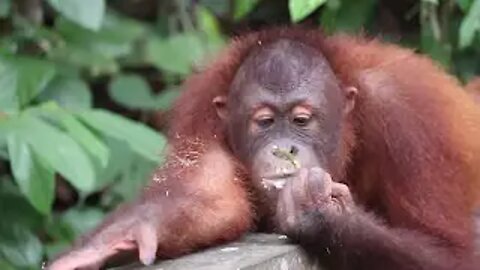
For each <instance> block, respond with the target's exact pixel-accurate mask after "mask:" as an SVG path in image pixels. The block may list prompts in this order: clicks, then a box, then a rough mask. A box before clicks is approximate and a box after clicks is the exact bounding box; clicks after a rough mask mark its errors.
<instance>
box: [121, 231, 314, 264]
mask: <svg viewBox="0 0 480 270" xmlns="http://www.w3.org/2000/svg"><path fill="white" fill-rule="evenodd" d="M247 269H248V270H276V269H280V270H288V269H291V270H318V269H320V268H319V267H317V266H315V265H314V264H312V263H311V262H309V261H308V260H307V258H306V256H305V254H304V253H303V251H302V250H301V249H300V248H299V247H298V246H295V245H293V244H290V243H288V242H287V240H286V238H285V237H283V236H280V235H271V234H251V235H247V236H245V237H244V238H243V239H241V240H239V241H237V242H232V243H229V244H226V245H222V246H218V247H213V248H210V249H206V250H202V251H199V252H197V253H193V254H190V255H186V256H183V257H181V258H177V259H174V260H167V261H163V262H159V263H157V264H155V265H153V266H148V267H145V266H141V265H139V264H134V265H128V266H123V267H119V268H115V269H114V270H247Z"/></svg>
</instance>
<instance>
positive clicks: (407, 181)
mask: <svg viewBox="0 0 480 270" xmlns="http://www.w3.org/2000/svg"><path fill="white" fill-rule="evenodd" d="M280 38H288V39H293V40H298V41H301V42H303V43H305V44H307V45H310V46H312V47H314V48H317V49H318V50H320V51H321V52H322V53H323V54H324V55H325V56H326V58H327V59H328V61H329V62H330V64H331V66H332V69H333V70H334V72H335V73H336V75H337V77H338V78H339V80H340V81H341V84H343V86H355V87H357V88H358V100H357V104H356V107H355V109H354V111H353V114H351V117H352V119H348V120H349V121H351V123H352V125H346V127H345V129H346V130H345V132H344V133H345V134H344V139H343V140H344V142H343V147H344V148H345V149H342V153H344V155H345V156H344V157H343V160H344V162H345V163H344V164H341V166H340V167H342V168H343V169H344V171H345V172H344V173H343V174H338V177H341V176H342V175H344V177H343V179H336V180H337V181H343V182H345V183H347V184H348V185H349V187H350V189H351V191H352V193H353V195H354V196H355V199H356V201H357V202H358V203H360V204H361V205H363V206H364V207H366V208H368V209H369V210H373V211H374V212H376V213H378V214H380V216H381V217H383V218H385V219H386V222H387V223H388V224H389V225H390V226H391V227H393V228H400V229H413V230H417V231H420V232H423V233H424V234H426V235H430V236H434V237H437V239H439V240H442V241H443V244H444V245H445V246H448V247H450V249H449V250H451V251H452V252H455V251H457V252H458V254H459V255H466V256H468V255H469V254H470V253H471V251H472V245H473V241H472V239H473V236H472V233H473V228H472V224H471V223H472V222H471V220H472V214H473V210H474V207H475V203H476V201H477V198H478V197H479V196H478V194H477V192H478V191H479V190H480V189H479V187H478V180H479V179H480V166H479V165H480V140H479V138H480V108H479V107H478V106H477V105H476V104H474V102H473V100H472V99H471V98H470V97H469V96H468V95H467V94H466V93H465V92H464V91H463V89H462V87H461V86H460V85H459V84H458V82H457V81H456V80H455V79H454V78H453V77H451V76H448V75H446V73H445V72H444V71H443V70H441V69H440V68H439V67H437V66H436V65H434V64H433V63H432V61H431V60H429V59H427V58H426V57H422V56H419V55H416V54H414V53H413V52H411V51H409V50H407V49H402V48H399V47H397V46H393V45H384V44H380V43H379V42H377V41H375V40H369V39H364V38H351V37H347V36H342V35H339V36H333V37H324V36H323V35H322V34H321V33H320V32H319V31H318V30H301V29H294V28H287V29H282V28H279V29H273V30H268V31H261V32H255V33H250V34H247V35H244V36H242V37H240V38H238V39H235V40H234V41H232V43H231V44H230V46H228V48H227V49H226V50H225V51H224V52H223V54H222V55H221V56H220V57H219V58H218V59H217V60H216V61H215V62H213V63H212V64H211V65H210V66H209V67H208V68H207V69H205V70H204V71H202V72H200V73H198V74H194V75H192V76H191V77H189V78H188V79H187V81H186V82H185V84H184V92H183V94H182V95H181V97H180V98H179V99H178V101H177V102H176V105H175V106H174V110H173V119H174V120H176V121H173V122H172V126H171V130H170V134H169V136H170V140H171V150H170V152H169V154H168V158H167V163H166V165H165V166H164V167H163V168H161V169H159V170H158V171H157V172H156V173H155V174H154V175H153V177H152V178H153V181H152V183H151V184H150V185H149V186H148V187H147V188H146V189H145V191H144V193H143V194H142V197H141V198H140V199H139V201H138V202H137V203H136V204H133V205H132V206H128V207H126V208H124V209H121V210H118V211H117V212H116V213H115V214H113V215H112V216H111V217H110V218H109V219H107V220H106V221H105V222H104V224H103V225H102V226H100V227H99V228H98V229H97V230H96V231H95V232H94V233H92V234H91V236H90V237H87V240H86V242H84V243H85V244H83V245H84V246H83V249H84V250H90V249H88V248H90V247H94V250H95V251H99V252H100V251H104V253H101V252H100V253H99V254H110V253H111V252H112V251H111V250H109V248H110V247H111V246H112V245H114V244H115V243H117V242H115V241H117V240H111V241H107V242H108V243H106V244H105V243H101V244H98V241H97V240H98V239H104V238H105V235H108V234H109V231H115V230H116V228H118V227H119V226H120V227H121V228H123V229H124V230H131V229H130V228H132V226H134V224H136V223H138V218H136V219H133V218H132V216H133V217H138V216H139V214H138V212H139V211H143V209H144V208H143V207H145V206H150V207H151V206H152V205H153V206H154V207H155V208H154V209H153V210H152V209H151V208H148V209H150V210H151V211H152V212H148V211H147V212H146V213H142V214H143V215H140V216H141V217H143V216H145V218H146V219H148V215H158V216H159V217H160V218H159V220H157V219H154V220H155V221H156V222H158V224H156V225H158V237H159V242H160V244H159V253H161V254H164V255H167V256H171V255H176V254H178V253H182V252H186V251H189V250H192V249H195V248H199V247H202V246H205V245H211V244H214V243H217V242H218V241H224V240H231V239H234V238H236V237H239V236H240V235H241V234H242V233H243V232H245V231H247V230H248V229H249V228H250V226H251V224H252V222H253V220H254V219H255V213H254V212H253V211H252V210H253V209H252V208H251V205H250V204H251V200H250V198H249V194H248V192H247V186H246V185H247V182H246V181H247V180H248V179H247V178H246V177H245V176H242V173H244V171H243V168H242V167H241V165H240V164H237V163H236V161H235V158H234V157H233V155H232V153H230V151H229V147H228V143H227V139H226V136H225V130H224V126H223V124H222V121H220V119H219V118H218V116H217V114H216V112H215V108H214V106H213V105H212V100H213V99H214V98H215V97H216V96H219V95H227V94H228V91H229V86H230V84H231V82H232V80H233V77H234V76H235V73H236V71H237V69H238V68H239V66H240V65H241V63H242V61H243V60H244V59H245V57H246V56H247V55H248V53H249V52H250V51H251V50H252V49H253V48H255V47H256V46H262V44H264V43H268V42H271V41H274V40H277V39H280ZM118 224H120V225H118ZM122 226H123V227H122ZM125 228H126V229H125ZM115 232H116V234H114V236H115V237H117V238H118V239H120V240H125V238H126V239H127V240H128V239H130V238H128V237H130V236H129V234H128V233H125V232H122V231H118V230H117V231H115ZM122 233H123V234H122ZM124 235H126V236H124ZM102 237H103V238H102ZM117 238H115V239H117ZM92 243H93V244H92ZM109 245H110V246H109ZM86 247H87V248H86ZM109 252H110V253H109ZM77 254H82V253H77ZM89 254H90V253H89ZM68 256H70V257H68ZM68 256H66V258H67V259H65V261H69V262H72V260H73V261H75V260H76V261H75V263H78V265H81V262H80V263H79V261H81V260H82V258H77V257H78V256H77V257H75V252H72V253H69V255H68ZM105 256H106V255H105ZM72 258H74V259H75V260H74V259H72ZM57 265H60V266H59V267H58V268H55V269H68V268H62V267H61V266H62V264H61V263H59V264H57ZM71 265H73V263H72V264H71Z"/></svg>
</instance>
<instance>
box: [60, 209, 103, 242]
mask: <svg viewBox="0 0 480 270" xmlns="http://www.w3.org/2000/svg"><path fill="white" fill-rule="evenodd" d="M104 217H105V214H104V213H103V212H102V211H100V210H99V209H97V208H81V209H78V208H73V209H71V210H69V211H68V212H66V213H65V214H64V215H63V216H62V218H61V221H62V223H64V224H67V225H68V226H70V228H72V229H73V232H74V236H75V238H77V237H79V236H81V235H83V234H85V233H86V232H88V231H90V230H92V229H93V228H95V227H96V226H97V225H98V224H99V223H100V222H101V221H102V220H103V218H104Z"/></svg>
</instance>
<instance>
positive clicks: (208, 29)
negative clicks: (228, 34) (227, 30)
mask: <svg viewBox="0 0 480 270" xmlns="http://www.w3.org/2000/svg"><path fill="white" fill-rule="evenodd" d="M196 14H197V24H198V29H199V30H200V31H201V32H202V33H203V34H205V36H206V38H207V45H208V46H209V47H210V48H209V49H208V50H209V51H212V52H215V51H217V50H218V49H219V48H221V47H222V46H223V45H224V44H225V38H224V37H223V35H222V31H221V30H220V25H219V22H218V20H217V18H216V17H215V15H214V14H213V13H212V12H210V10H208V9H206V8H204V7H202V6H198V7H197V9H196Z"/></svg>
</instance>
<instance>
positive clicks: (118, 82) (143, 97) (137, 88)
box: [109, 75, 154, 109]
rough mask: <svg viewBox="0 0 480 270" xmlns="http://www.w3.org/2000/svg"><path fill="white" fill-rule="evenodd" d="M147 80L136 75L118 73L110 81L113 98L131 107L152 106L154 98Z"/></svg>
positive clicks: (142, 107)
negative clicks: (118, 74)
mask: <svg viewBox="0 0 480 270" xmlns="http://www.w3.org/2000/svg"><path fill="white" fill-rule="evenodd" d="M151 92H152V90H151V89H150V86H149V85H148V84H147V82H146V81H145V80H144V79H143V78H142V77H140V76H138V75H120V76H117V77H115V78H114V79H113V81H112V82H111V83H110V87H109V94H110V97H112V99H113V100H115V101H116V102H117V103H119V104H122V105H124V106H126V107H128V108H131V109H144V108H152V107H153V106H154V100H153V96H152V93H151Z"/></svg>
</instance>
